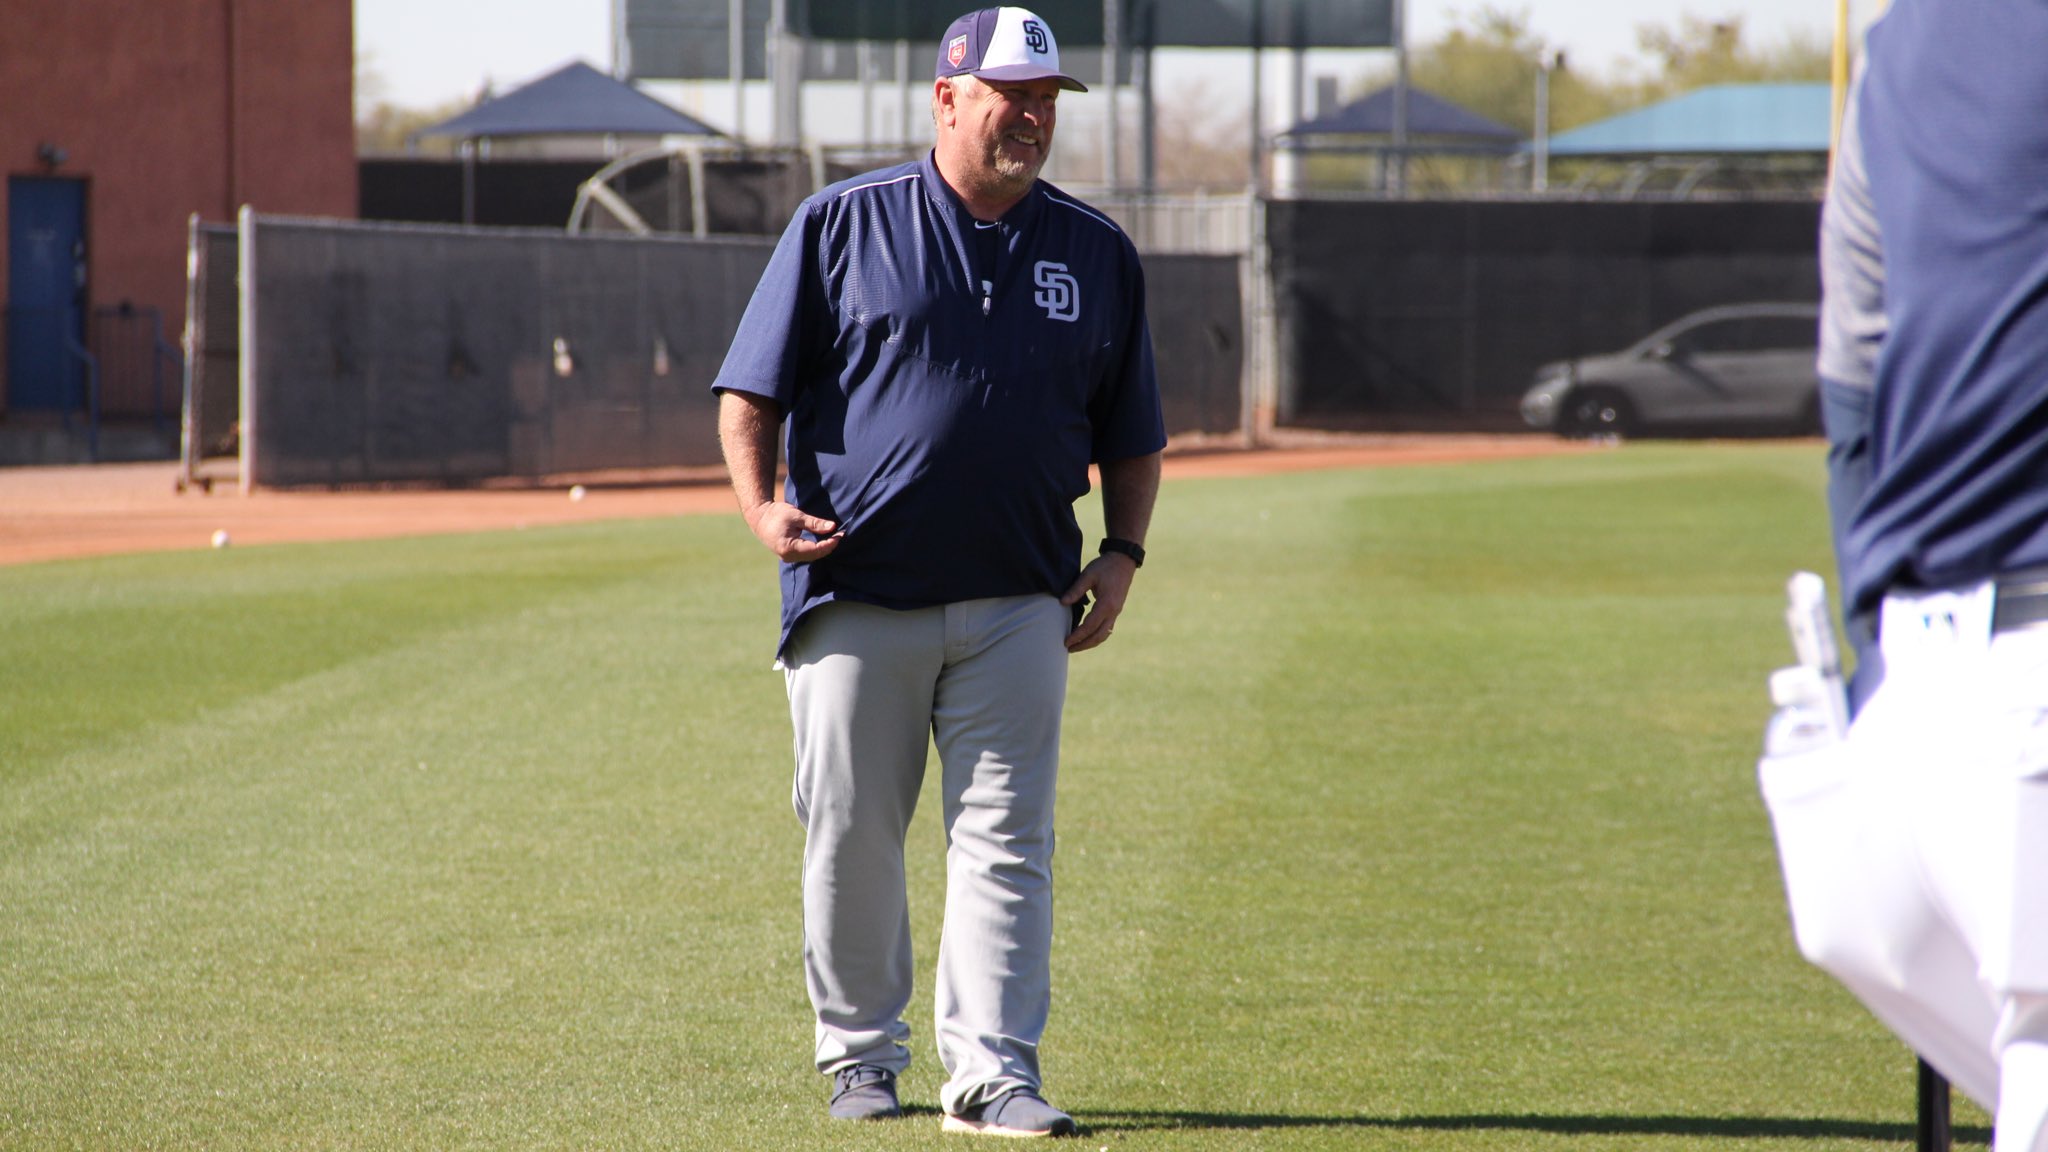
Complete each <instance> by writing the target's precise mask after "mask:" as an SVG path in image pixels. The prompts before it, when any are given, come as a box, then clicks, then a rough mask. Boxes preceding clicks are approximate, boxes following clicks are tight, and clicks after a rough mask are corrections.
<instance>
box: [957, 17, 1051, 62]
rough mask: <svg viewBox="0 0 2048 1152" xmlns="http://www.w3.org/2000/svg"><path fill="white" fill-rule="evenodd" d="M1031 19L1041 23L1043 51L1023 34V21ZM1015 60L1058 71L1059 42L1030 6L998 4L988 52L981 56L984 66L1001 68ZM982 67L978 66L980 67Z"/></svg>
mask: <svg viewBox="0 0 2048 1152" xmlns="http://www.w3.org/2000/svg"><path fill="white" fill-rule="evenodd" d="M1027 20H1028V21H1030V22H1031V23H1033V24H1036V25H1037V26H1038V34H1039V36H1041V37H1043V38H1044V39H1043V40H1042V41H1040V42H1041V43H1043V44H1044V45H1045V50H1044V51H1043V52H1033V51H1032V50H1031V43H1030V38H1027V37H1026V36H1025V35H1024V23H1025V21H1027ZM1012 64H1037V65H1040V66H1042V67H1046V68H1050V69H1052V70H1053V71H1055V72H1057V71H1059V67H1060V46H1059V44H1058V42H1056V41H1055V40H1053V38H1052V28H1051V27H1050V26H1048V25H1047V24H1046V22H1045V21H1044V20H1041V19H1039V18H1038V17H1037V16H1036V15H1033V14H1032V12H1031V11H1030V10H1029V9H1027V8H998V9H997V10H996V30H995V33H994V34H993V35H991V36H990V37H989V38H988V54H987V55H986V56H983V57H982V60H981V67H982V68H1002V67H1006V66H1008V65H1012ZM977 71H979V69H977Z"/></svg>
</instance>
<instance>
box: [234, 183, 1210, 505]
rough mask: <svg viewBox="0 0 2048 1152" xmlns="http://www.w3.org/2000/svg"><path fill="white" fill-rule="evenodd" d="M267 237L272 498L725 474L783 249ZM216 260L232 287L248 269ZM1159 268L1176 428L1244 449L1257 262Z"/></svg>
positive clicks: (259, 397) (286, 228) (1151, 273)
mask: <svg viewBox="0 0 2048 1152" xmlns="http://www.w3.org/2000/svg"><path fill="white" fill-rule="evenodd" d="M251 228H252V229H253V232H252V236H253V239H252V240H251V243H253V245H254V257H255V259H254V264H255V271H254V276H253V278H252V283H251V284H250V285H247V286H245V287H248V288H252V289H253V291H254V293H255V298H254V300H253V306H254V312H255V323H254V332H253V339H249V340H246V341H245V344H244V349H245V350H246V351H249V352H251V353H252V354H253V355H254V357H255V361H254V368H255V403H254V405H253V406H252V408H253V410H252V411H250V412H246V413H241V412H238V413H236V418H238V419H241V420H243V421H244V426H243V431H244V433H245V434H249V435H253V437H254V443H253V446H254V452H253V461H252V464H251V469H252V470H251V479H252V481H253V483H255V484H256V485H259V486H269V487H290V486H301V485H314V486H323V485H324V486H337V485H359V484H362V485H374V484H418V483H430V484H431V483H439V484H451V485H454V484H470V483H477V482H481V481H485V480H495V479H503V478H524V479H539V478H543V477H548V476H559V475H565V474H574V473H584V472H597V471H606V470H618V469H632V470H646V469H662V468H678V467H701V466H708V465H716V464H717V463H719V461H720V455H719V449H718V437H717V404H716V401H715V399H714V397H713V396H712V395H711V392H710V385H711V381H712V379H713V378H714V377H715V376H716V375H717V373H718V369H719V366H720V365H721V364H722V363H723V361H724V358H725V351H726V347H727V346H728V345H729V344H730V343H731V341H732V334H733V332H734V331H735V330H736V329H737V328H738V326H739V320H740V315H741V313H742V312H743V311H744V310H745V308H746V304H747V300H748V299H749V297H750V296H751V295H752V293H753V287H754V284H755V283H756V282H757V281H758V280H759V279H760V276H761V272H762V269H763V268H765V267H766V266H767V262H768V256H769V253H770V252H771V250H772V248H773V241H772V240H771V239H768V238H757V237H731V238H711V239H694V238H678V237H628V236H616V235H602V236H587V235H586V236H574V235H568V234H564V233H560V232H543V231H531V230H519V229H481V228H471V229H462V228H427V227H408V226H392V225H365V224H355V223H345V222H336V221H309V220H289V219H277V218H269V217H257V218H255V219H254V220H253V221H252V224H251ZM233 239H234V237H233V236H232V234H230V235H229V237H228V240H229V241H230V242H232V241H233ZM210 260H211V261H213V262H216V263H217V262H218V261H219V260H225V261H226V262H227V263H226V264H225V265H224V266H226V267H229V268H232V267H233V262H234V254H233V253H232V252H226V253H216V254H215V255H214V256H213V257H211V258H210ZM1145 264H1146V271H1147V284H1148V289H1149V292H1150V296H1149V303H1150V315H1151V322H1152V330H1153V336H1154V341H1153V343H1154V347H1155V349H1156V356H1157V359H1158V363H1159V375H1160V381H1161V388H1162V391H1163V393H1164V397H1163V399H1164V405H1165V409H1166V416H1167V424H1168V430H1169V431H1170V432H1175V433H1180V432H1208V433H1220V432H1228V431H1230V430H1233V429H1235V428H1236V427H1237V424H1238V413H1239V409H1240V392H1239V377H1240V374H1241V366H1242V362H1243V348H1244V343H1245V336H1244V329H1243V320H1242V313H1243V308H1242V304H1241V292H1240V288H1239V276H1240V271H1239V270H1240V264H1241V261H1240V259H1239V258H1238V257H1235V256H1169V255H1151V256H1147V257H1145ZM228 331H231V329H229V330H228ZM208 354H209V356H211V355H212V354H213V349H212V348H211V347H209V348H208ZM222 374H223V375H224V376H225V377H227V378H230V379H231V378H232V377H233V371H232V369H231V368H230V369H223V370H222ZM209 379H212V375H211V374H209ZM210 393H211V389H209V394H210Z"/></svg>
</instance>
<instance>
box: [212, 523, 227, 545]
mask: <svg viewBox="0 0 2048 1152" xmlns="http://www.w3.org/2000/svg"><path fill="white" fill-rule="evenodd" d="M228 542H229V541H228V530H227V529H225V528H216V529H214V530H213V546H214V547H215V548H225V547H227V546H228Z"/></svg>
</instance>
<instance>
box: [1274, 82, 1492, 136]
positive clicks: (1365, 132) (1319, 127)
mask: <svg viewBox="0 0 2048 1152" xmlns="http://www.w3.org/2000/svg"><path fill="white" fill-rule="evenodd" d="M1393 131H1394V90H1393V89H1392V88H1391V87H1389V88H1382V89H1380V90H1379V91H1377V92H1374V93H1372V94H1371V95H1369V96H1366V97H1365V98H1363V99H1360V100H1354V101H1352V102H1351V103H1349V104H1346V105H1344V106H1343V107H1342V108H1339V109H1337V110H1336V111H1334V112H1325V113H1323V114H1322V115H1321V116H1317V117H1315V118H1314V119H1312V120H1304V121H1302V122H1301V123H1299V124H1296V125H1295V126H1294V127H1292V128H1289V129H1288V130H1287V131H1286V132H1285V133H1283V135H1286V136H1295V137H1300V136H1386V135H1390V134H1392V133H1393ZM1408 134H1409V135H1410V136H1457V137H1464V138H1466V139H1468V140H1471V141H1474V142H1485V143H1493V144H1498V145H1500V146H1502V147H1503V148H1509V149H1511V148H1513V146H1514V145H1516V144H1518V143H1520V142H1521V139H1522V134H1521V133H1520V132H1517V131H1515V130H1514V129H1513V128H1510V127H1508V126H1507V125H1505V124H1499V123H1496V122H1494V121H1492V120H1488V119H1487V118H1486V117H1484V116H1481V115H1479V114H1478V113H1477V112H1473V111H1470V110H1468V109H1465V108H1460V107H1459V106H1458V105H1456V104H1453V103H1451V102H1450V101H1448V100H1444V99H1440V98H1438V97H1435V96H1432V95H1430V94H1429V93H1427V92H1424V91H1423V90H1421V89H1420V88H1410V89H1408Z"/></svg>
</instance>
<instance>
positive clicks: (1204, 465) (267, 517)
mask: <svg viewBox="0 0 2048 1152" xmlns="http://www.w3.org/2000/svg"><path fill="white" fill-rule="evenodd" d="M1589 450H1592V449H1589V448H1588V447H1587V446H1585V445H1581V444H1572V443H1567V442H1565V441H1561V440H1556V439H1552V438H1550V437H1545V436H1423V435H1403V436H1335V435H1328V436H1322V435H1303V436H1294V437H1290V438H1289V440H1288V441H1287V442H1286V444H1285V445H1284V446H1282V447H1278V448H1271V449H1260V450H1254V451H1245V450H1232V449H1225V448H1220V447H1204V446H1178V445H1177V446H1176V447H1175V448H1174V449H1173V450H1170V451H1169V452H1168V454H1167V458H1166V474H1167V475H1168V476H1169V477H1175V476H1249V475H1257V474H1261V473H1272V472H1296V471H1308V470H1314V469H1326V468H1377V467H1389V466H1396V465H1407V464H1442V463H1451V462H1457V461H1465V460H1477V459H1489V458H1498V459H1507V458H1510V457H1519V456H1540V455H1554V454H1557V453H1561V452H1585V451H1589ZM177 474H178V470H177V466H176V465H174V464H101V465H90V466H83V467H71V468H13V469H0V564H26V563H33V562H35V561H39V560H56V559H62V558H65V557H75V556H99V555H110V554H116V553H125V552H154V551H169V550H175V549H183V548H207V547H210V546H211V544H212V540H213V537H214V534H215V533H216V532H219V531H225V532H226V533H227V534H228V539H229V540H230V541H231V542H232V543H233V544H236V545H241V544H275V543H280V542H284V541H294V540H361V539H371V538H377V537H389V536H424V535H436V534H441V533H450V532H481V531H488V530H495V529H509V528H524V527H528V526H538V525H545V524H566V523H574V522H578V521H585V520H601V519H620V518H645V517H655V516H685V515H691V514H695V513H705V512H712V513H725V512H731V511H733V500H732V492H731V489H729V488H728V487H727V486H726V484H725V478H724V475H723V473H722V472H718V471H715V470H713V471H700V472H698V473H695V474H688V475H675V476H670V477H662V478H649V477H634V478H628V477H618V476H610V477H591V478H585V479H584V481H583V487H584V490H585V491H584V497H583V499H581V500H571V499H570V498H569V494H568V492H567V491H566V488H567V482H564V484H562V485H559V486H553V487H544V488H516V489H513V488H491V489H462V490H452V491H451V490H431V491H379V492H324V491H323V492H297V491H295V492H259V493H256V494H253V495H249V496H243V495H241V494H239V493H238V492H235V491H233V490H232V489H225V488H217V489H216V490H215V491H214V492H213V493H211V494H205V493H201V492H199V491H197V490H192V491H186V492H182V493H181V492H179V491H177Z"/></svg>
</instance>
